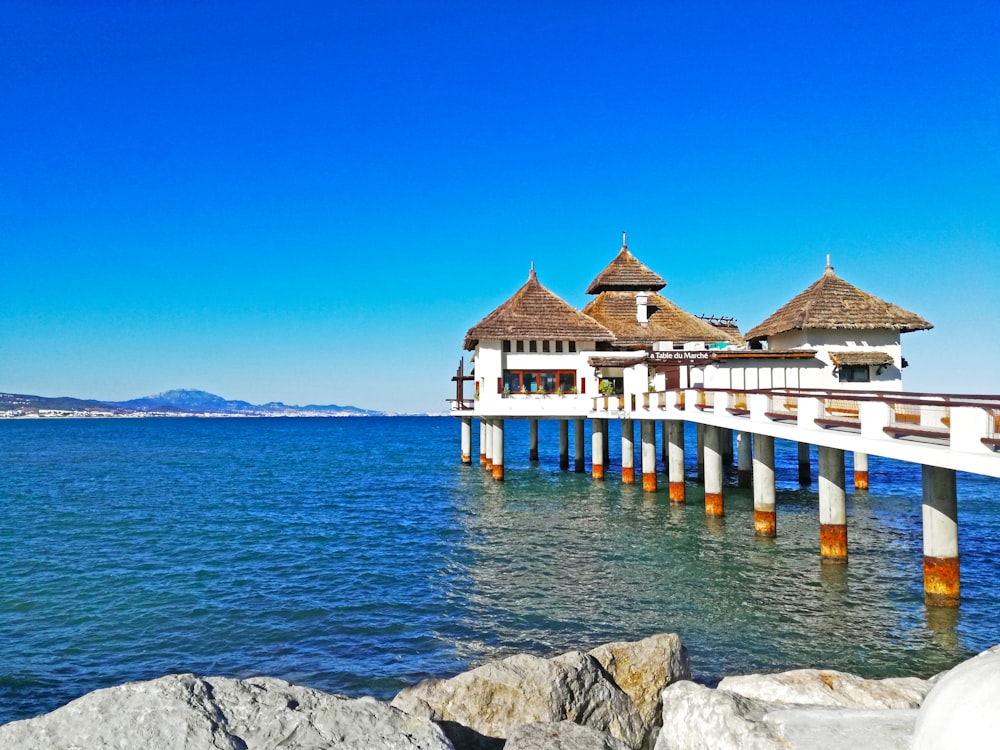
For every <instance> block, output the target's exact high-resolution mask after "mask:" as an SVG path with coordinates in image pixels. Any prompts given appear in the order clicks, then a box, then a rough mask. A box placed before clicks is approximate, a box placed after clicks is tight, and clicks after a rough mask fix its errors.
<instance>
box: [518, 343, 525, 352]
mask: <svg viewBox="0 0 1000 750" xmlns="http://www.w3.org/2000/svg"><path fill="white" fill-rule="evenodd" d="M517 350H518V351H519V352H523V351H524V342H523V341H518V342H517Z"/></svg>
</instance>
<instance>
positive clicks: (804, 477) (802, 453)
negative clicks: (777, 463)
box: [799, 443, 812, 486]
mask: <svg viewBox="0 0 1000 750" xmlns="http://www.w3.org/2000/svg"><path fill="white" fill-rule="evenodd" d="M799 484H802V485H806V486H808V485H810V484H812V467H810V466H809V443H799Z"/></svg>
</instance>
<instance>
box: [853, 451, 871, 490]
mask: <svg viewBox="0 0 1000 750" xmlns="http://www.w3.org/2000/svg"><path fill="white" fill-rule="evenodd" d="M854 489H856V490H867V489H868V454H867V453H858V452H857V451H855V452H854Z"/></svg>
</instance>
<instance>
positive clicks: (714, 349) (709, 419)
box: [451, 233, 1000, 606]
mask: <svg viewBox="0 0 1000 750" xmlns="http://www.w3.org/2000/svg"><path fill="white" fill-rule="evenodd" d="M665 286H666V281H665V280H664V279H663V277H661V276H660V275H659V274H657V273H655V272H654V271H652V270H651V269H650V268H648V267H647V266H645V265H644V264H643V263H641V262H640V261H639V260H638V259H637V258H636V257H635V256H634V255H632V253H631V252H630V251H629V249H628V246H627V244H626V242H625V235H624V233H623V235H622V246H621V249H620V250H619V252H618V254H617V255H616V256H615V257H614V259H613V260H612V261H611V263H609V264H608V266H607V267H606V268H605V269H604V270H603V271H601V273H599V274H598V275H597V277H596V278H595V279H594V280H593V282H592V283H591V284H590V286H589V287H588V288H587V294H588V295H592V296H593V299H592V300H591V301H590V302H589V303H588V304H587V305H586V306H584V307H583V309H582V310H578V309H576V308H575V307H573V306H572V305H570V304H569V303H567V302H566V301H564V300H563V299H561V298H560V297H558V296H557V295H555V294H553V293H552V292H551V291H549V290H548V289H546V288H545V287H544V286H542V285H541V283H540V282H539V281H538V278H537V275H536V273H535V269H534V266H532V268H531V270H530V273H529V275H528V281H527V283H525V284H524V286H522V287H521V288H520V289H519V290H517V292H516V293H515V294H514V295H513V296H512V297H511V298H510V299H508V300H507V301H506V302H504V303H503V304H502V305H500V306H499V307H498V308H497V309H495V310H494V311H493V312H491V313H490V314H489V315H487V316H486V317H485V318H483V319H482V320H481V321H480V322H479V323H478V324H476V325H474V326H473V327H472V328H470V329H469V331H468V332H467V333H466V336H465V349H467V350H469V351H472V352H473V357H472V359H473V367H474V369H473V372H470V373H469V374H466V373H465V371H464V360H463V361H462V362H460V364H459V369H458V372H457V373H456V375H455V377H453V378H452V380H453V381H455V382H456V392H455V398H454V399H453V400H451V409H452V414H453V415H454V416H456V417H459V418H461V420H462V445H461V460H462V462H463V463H466V464H471V457H472V433H473V430H472V422H473V420H479V423H480V441H479V450H480V463H481V464H482V465H484V466H485V467H487V469H489V470H490V473H491V475H492V477H493V478H494V479H496V480H498V481H502V480H504V479H505V478H506V477H505V475H504V465H505V460H504V422H505V420H510V419H514V420H529V421H530V428H529V429H530V440H529V442H530V448H529V451H530V460H531V461H537V460H538V421H539V420H559V465H560V468H562V469H565V470H568V468H569V466H570V461H569V445H570V438H569V432H570V429H571V428H572V431H573V441H572V443H573V446H574V456H573V459H574V460H573V467H574V470H575V471H578V472H580V471H583V470H584V455H583V454H584V446H585V439H584V430H585V422H586V421H589V422H590V436H591V441H590V443H591V445H590V451H591V455H590V459H591V476H592V478H593V479H594V480H595V481H612V480H613V479H614V478H613V477H611V476H610V474H609V462H608V453H609V446H608V434H609V431H608V424H609V422H610V421H612V420H614V421H618V422H619V423H620V425H621V431H620V432H621V440H622V451H621V455H622V465H621V478H620V479H621V481H622V482H624V483H627V484H631V483H636V484H638V483H639V481H640V480H639V477H636V470H637V469H638V471H639V474H640V476H641V483H642V488H643V490H644V491H645V492H648V493H651V494H653V493H659V492H661V491H664V492H666V494H667V495H668V497H669V499H670V501H671V502H675V503H679V502H684V501H685V481H686V478H685V476H684V454H685V450H691V447H687V448H686V447H685V445H684V429H683V428H684V424H685V423H688V422H690V423H693V424H695V425H696V426H697V446H696V447H695V448H694V450H695V451H696V453H697V462H698V467H699V472H698V473H699V479H700V480H701V481H702V482H703V483H704V488H705V513H706V514H707V515H708V516H716V517H718V516H722V515H724V514H725V483H724V481H723V476H724V467H725V466H731V465H732V464H733V463H734V461H735V463H736V464H737V467H738V468H737V478H738V483H739V485H740V486H743V487H752V488H753V497H754V531H755V533H756V534H758V535H760V536H764V537H768V536H774V535H776V534H778V533H780V518H779V513H780V508H777V507H776V503H775V481H774V440H775V439H781V440H788V441H793V442H795V443H798V446H799V481H800V483H802V484H809V483H810V481H811V471H812V467H811V464H810V453H811V446H816V451H817V453H818V456H819V461H818V470H819V476H818V495H819V497H818V513H819V527H820V529H819V552H820V557H821V559H822V560H823V562H824V563H829V564H834V565H842V564H845V563H847V561H848V557H849V528H848V524H847V513H846V497H847V491H848V487H847V476H846V473H845V454H846V453H848V452H850V453H852V454H853V456H854V461H853V465H854V472H853V476H852V477H851V479H852V483H853V487H854V489H855V490H858V489H861V490H863V489H865V488H867V487H868V484H869V477H868V457H869V456H882V457H885V458H891V459H896V460H899V461H906V462H911V463H914V464H918V465H920V466H921V467H922V477H923V560H924V563H923V568H924V592H925V598H926V600H927V602H928V603H929V604H934V605H943V606H955V605H957V604H958V602H959V599H960V578H961V576H960V567H959V555H958V533H959V532H958V506H957V496H956V481H955V473H956V472H957V471H963V472H971V473H976V474H981V475H985V476H991V477H1000V452H998V451H1000V396H962V395H949V394H934V393H909V392H905V391H904V390H903V386H902V370H903V369H904V368H905V367H907V362H906V360H905V358H904V357H903V356H902V346H901V341H900V337H901V334H904V333H911V332H914V331H922V330H927V329H929V328H931V327H932V325H931V324H930V323H929V322H928V321H926V320H924V319H923V318H921V317H920V316H919V315H917V314H916V313H913V312H910V311H908V310H905V309H903V308H901V307H899V306H897V305H894V304H892V303H890V302H886V301H885V300H882V299H880V298H878V297H876V296H874V295H872V294H869V293H868V292H865V291H863V290H861V289H859V288H858V287H856V286H854V285H852V284H850V283H848V282H846V281H845V280H843V279H841V278H840V277H839V276H838V275H837V274H836V273H835V272H834V269H833V267H832V265H831V263H830V258H829V256H827V260H826V267H825V268H824V269H823V273H822V275H821V276H820V277H819V279H818V280H817V281H816V282H814V283H813V284H812V285H810V286H809V287H808V288H806V289H805V290H804V291H803V292H802V293H800V294H799V295H797V296H796V297H794V298H793V299H792V300H790V301H789V302H787V303H786V304H784V305H782V306H781V307H779V308H778V309H777V310H776V312H775V313H773V314H772V315H771V316H769V317H768V318H767V319H766V320H764V321H763V322H762V323H760V324H759V325H757V326H755V327H754V328H752V329H750V330H749V331H748V332H747V333H746V334H743V333H741V332H740V329H739V328H738V326H737V325H736V321H735V320H734V319H733V318H731V317H727V316H701V317H698V316H694V315H691V314H690V313H687V312H685V311H684V310H682V309H681V308H679V307H678V306H677V305H675V304H674V303H673V302H671V301H670V300H669V299H667V298H666V297H664V296H663V295H662V294H661V293H660V292H661V290H662V289H663V288H664V287H665ZM470 381H471V382H472V383H473V385H474V392H473V393H472V394H471V397H469V396H467V394H466V391H465V390H464V384H465V383H466V382H470ZM657 423H660V425H661V427H660V429H659V433H660V436H661V437H660V441H659V446H658V445H657V432H658V430H657ZM734 436H735V442H736V445H737V447H736V449H735V451H734V448H733V444H734ZM637 440H638V451H637V446H636V442H637ZM637 452H638V457H639V463H638V464H636V462H635V461H636V453H637ZM657 456H660V457H661V460H662V462H663V464H664V465H665V467H666V474H667V477H666V479H667V481H666V483H665V485H666V486H665V487H664V486H663V484H662V483H660V482H659V481H658V475H657Z"/></svg>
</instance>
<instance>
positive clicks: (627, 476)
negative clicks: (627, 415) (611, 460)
mask: <svg viewBox="0 0 1000 750" xmlns="http://www.w3.org/2000/svg"><path fill="white" fill-rule="evenodd" d="M642 426H643V428H645V426H646V423H645V422H642ZM643 434H645V433H643ZM643 471H645V469H643ZM643 481H645V479H644V480H643ZM634 482H635V425H634V423H633V422H632V420H631V419H623V420H622V483H623V484H633V483H634Z"/></svg>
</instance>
